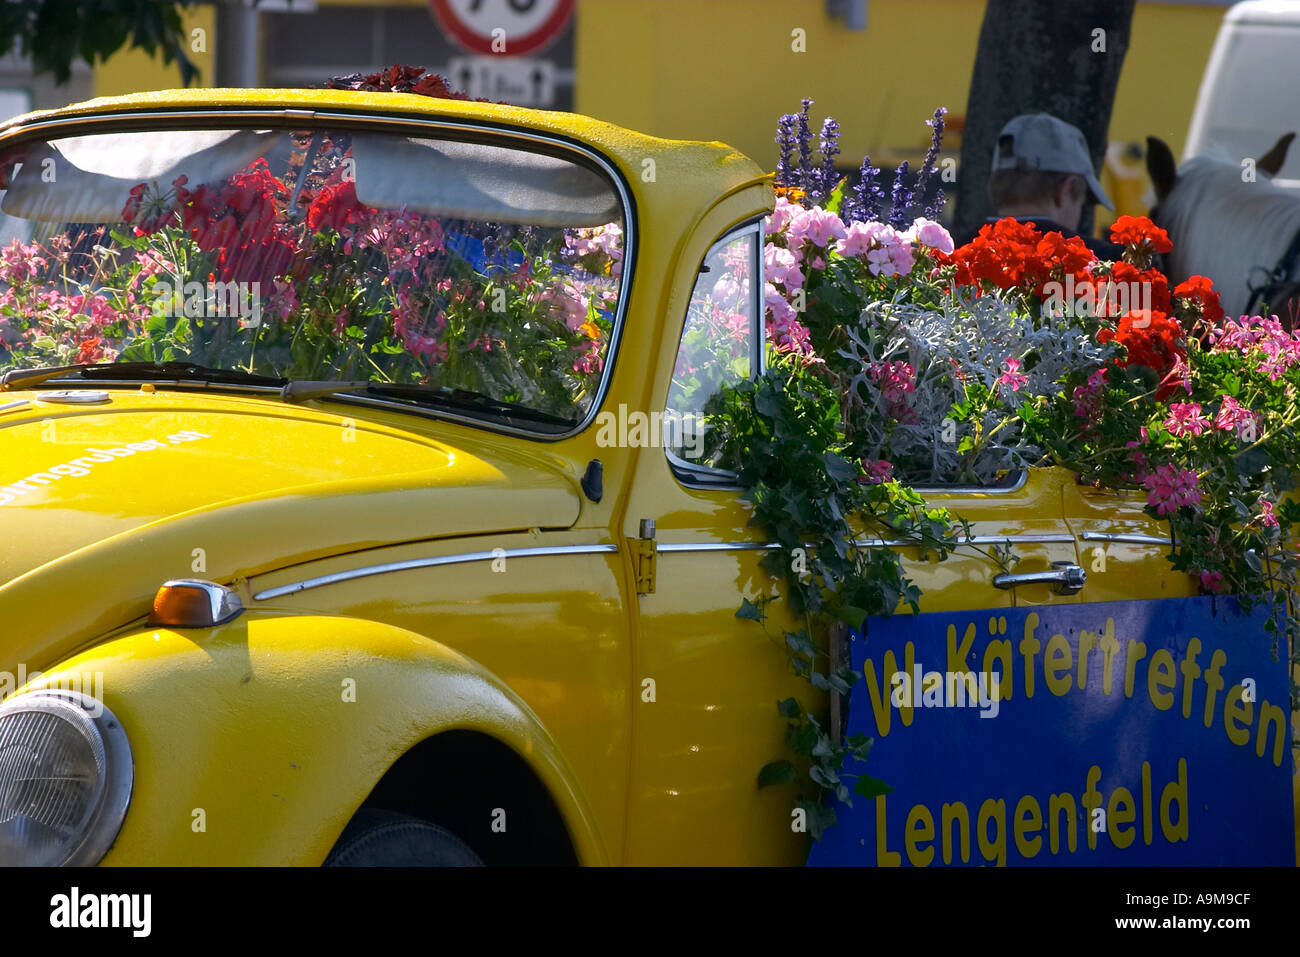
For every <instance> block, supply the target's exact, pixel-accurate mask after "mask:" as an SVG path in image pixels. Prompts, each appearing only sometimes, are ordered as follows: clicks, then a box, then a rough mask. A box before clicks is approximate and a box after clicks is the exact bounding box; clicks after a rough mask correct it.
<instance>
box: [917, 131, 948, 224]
mask: <svg viewBox="0 0 1300 957" xmlns="http://www.w3.org/2000/svg"><path fill="white" fill-rule="evenodd" d="M947 112H948V110H947V108H945V107H942V106H941V107H939V108H938V109H937V110H935V111H934V119H932V120H926V121H925V125H926V126H928V127H930V148H929V149H928V150H926V152H925V159H924V160H923V161H922V163H921V171H920V172H919V173H918V174H917V177H916V195H917V196H918V197H920V198H922V199H924V198H925V191H926V187H927V186H928V185H929V183H930V177H931V176H933V175H934V174H935V173H937V172H938V171H939V168H938V167H937V166H935V165H934V163H935V160H937V159H938V158H939V146H940V144H941V143H942V142H943V118H944V115H945V114H946V113H947ZM942 209H943V188H942V187H940V188H939V189H938V190H936V192H935V198H934V201H933V202H932V203H931V204H930V205H929V206H927V207H926V209H925V216H926V218H927V219H934V220H937V219H938V218H939V212H940V211H941V210H942Z"/></svg>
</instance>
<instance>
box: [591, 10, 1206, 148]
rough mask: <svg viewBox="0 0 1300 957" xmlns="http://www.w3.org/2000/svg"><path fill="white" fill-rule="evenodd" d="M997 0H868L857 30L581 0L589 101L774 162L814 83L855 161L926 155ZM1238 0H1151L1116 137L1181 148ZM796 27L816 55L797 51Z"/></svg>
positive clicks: (821, 108) (805, 19)
mask: <svg viewBox="0 0 1300 957" xmlns="http://www.w3.org/2000/svg"><path fill="white" fill-rule="evenodd" d="M984 7H985V3H984V0H868V24H867V30H866V31H864V32H854V31H851V30H848V29H847V28H846V27H845V26H844V25H843V23H842V22H841V21H839V20H836V19H831V18H828V17H827V15H826V5H825V3H824V0H578V12H577V16H578V20H577V37H576V52H575V69H576V71H577V85H576V94H575V95H576V103H575V106H576V109H577V110H578V112H580V113H587V114H589V115H592V116H597V117H600V118H601V119H605V120H610V121H612V122H615V123H619V124H621V125H625V126H629V127H632V128H634V129H639V130H643V131H645V132H648V133H655V134H658V135H662V136H671V137H680V138H687V139H705V140H713V139H718V140H722V141H724V142H726V143H728V144H730V145H732V146H735V147H736V148H737V149H739V150H740V151H741V152H744V153H746V154H748V155H749V156H752V157H753V158H754V159H756V160H757V161H758V162H760V163H761V164H763V165H764V166H766V167H767V168H769V169H770V168H771V167H772V166H773V165H774V164H775V161H776V146H775V144H774V143H773V141H772V139H773V136H774V134H775V128H776V120H777V117H778V116H779V115H780V114H781V113H786V112H794V111H797V110H798V108H799V100H800V98H801V97H802V96H810V97H812V98H813V100H815V101H816V102H815V105H814V106H813V110H812V112H813V115H814V117H815V118H816V120H817V123H818V124H819V125H820V121H821V118H822V117H824V116H826V115H827V114H830V115H832V116H834V117H835V118H836V119H837V120H839V121H840V124H841V126H842V128H843V137H842V139H841V146H842V148H843V150H844V158H845V159H846V160H847V159H848V158H853V159H854V160H856V159H859V158H860V157H861V156H862V155H863V154H864V153H869V154H870V155H871V156H872V159H873V160H874V161H875V162H876V163H877V165H880V163H881V162H882V161H884V162H887V163H889V164H890V165H893V164H895V163H897V161H898V160H899V159H910V160H917V159H919V158H920V156H921V155H922V154H923V153H924V150H925V147H926V145H927V144H928V142H929V130H928V128H927V127H926V126H925V125H924V121H925V120H926V119H928V118H929V117H930V115H931V114H932V112H933V111H934V108H935V107H936V106H946V107H947V108H948V110H949V114H950V115H951V116H960V115H962V114H964V113H965V110H966V97H967V92H968V90H969V86H970V77H971V71H972V69H973V67H974V64H975V48H976V44H977V42H978V39H979V32H980V27H981V24H982V23H983V19H984ZM1224 10H1225V8H1224V7H1220V6H1205V5H1192V4H1187V5H1184V4H1162V3H1146V2H1141V0H1139V3H1138V7H1137V10H1136V12H1135V14H1134V18H1133V34H1132V38H1131V43H1130V47H1129V51H1128V55H1127V57H1126V59H1125V63H1124V71H1123V74H1122V77H1121V80H1120V86H1119V91H1118V94H1117V98H1116V102H1115V108H1114V114H1113V118H1112V123H1111V138H1112V139H1124V140H1137V141H1142V140H1144V138H1145V137H1146V136H1147V135H1148V134H1155V135H1158V136H1161V137H1162V138H1164V139H1166V140H1167V141H1168V142H1170V143H1171V144H1175V145H1174V148H1175V149H1179V148H1180V147H1181V144H1182V142H1183V139H1184V137H1185V135H1186V131H1187V126H1188V123H1189V121H1190V119H1191V112H1192V107H1193V105H1194V103H1195V100H1196V92H1197V89H1198V87H1199V84H1200V78H1201V73H1202V72H1203V70H1204V68H1205V63H1206V61H1207V59H1208V57H1209V52H1210V47H1211V46H1212V44H1213V42H1214V36H1215V33H1216V31H1217V30H1218V27H1219V23H1220V21H1221V20H1222V17H1223V13H1224ZM796 29H802V30H804V31H806V32H805V42H806V52H803V53H799V52H795V51H794V50H793V49H792V44H793V42H794V34H793V31H795V30H796ZM1089 39H1090V38H1089ZM1008 53H1009V55H1013V54H1014V51H1008ZM955 145H956V141H955V138H954V139H953V140H952V141H950V146H955Z"/></svg>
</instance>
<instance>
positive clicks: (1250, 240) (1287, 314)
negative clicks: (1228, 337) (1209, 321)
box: [1147, 133, 1300, 327]
mask: <svg viewBox="0 0 1300 957" xmlns="http://www.w3.org/2000/svg"><path fill="white" fill-rule="evenodd" d="M1294 137H1295V134H1294V133H1287V134H1286V135H1285V136H1283V137H1282V138H1281V139H1279V140H1278V141H1277V143H1276V144H1275V145H1274V146H1273V148H1272V149H1270V150H1269V151H1268V152H1267V153H1265V154H1264V155H1263V156H1261V157H1260V158H1259V159H1258V160H1256V161H1253V162H1251V163H1247V162H1242V163H1234V162H1232V161H1231V160H1226V159H1215V158H1212V157H1208V156H1198V157H1194V158H1192V159H1189V160H1187V161H1186V162H1184V163H1183V165H1182V166H1181V167H1179V168H1177V169H1175V164H1174V155H1173V153H1172V152H1171V151H1170V149H1169V147H1168V146H1167V145H1166V144H1165V143H1164V142H1163V141H1162V140H1160V139H1157V138H1156V137H1154V136H1149V137H1147V172H1148V173H1149V174H1150V175H1151V182H1152V183H1153V184H1154V186H1155V191H1156V205H1155V206H1154V207H1153V208H1152V210H1151V219H1152V220H1153V221H1154V222H1155V223H1156V225H1158V226H1160V227H1162V228H1163V229H1165V230H1166V231H1167V232H1168V233H1169V238H1170V240H1171V241H1172V242H1173V244H1174V249H1173V252H1171V253H1169V254H1168V255H1167V256H1166V257H1165V260H1166V264H1167V267H1168V268H1167V270H1166V271H1167V274H1168V276H1169V282H1170V285H1171V286H1172V285H1175V284H1177V283H1180V282H1182V281H1183V280H1184V279H1186V278H1187V277H1188V276H1195V275H1201V276H1208V277H1209V278H1210V279H1212V280H1214V286H1215V288H1216V289H1217V290H1218V291H1219V296H1220V299H1221V301H1222V303H1223V310H1224V312H1225V313H1227V315H1228V316H1230V317H1236V316H1240V315H1243V314H1245V313H1246V312H1247V311H1248V310H1249V311H1251V312H1256V313H1257V312H1260V311H1261V309H1262V308H1263V306H1264V304H1265V303H1267V306H1268V312H1269V313H1271V314H1275V315H1277V316H1279V317H1280V318H1282V319H1283V321H1284V322H1285V324H1286V325H1287V326H1288V327H1290V326H1293V325H1295V324H1296V320H1297V305H1298V304H1300V296H1298V295H1297V283H1300V278H1298V277H1300V194H1296V193H1294V192H1292V191H1290V190H1286V189H1283V188H1281V187H1279V186H1276V185H1274V184H1273V182H1272V179H1273V176H1274V175H1275V174H1276V173H1277V171H1278V170H1279V169H1281V168H1282V164H1283V163H1284V162H1285V161H1286V152H1287V148H1288V147H1289V146H1290V145H1291V140H1292V139H1293V138H1294ZM1252 174H1254V175H1252ZM1279 266H1280V267H1281V269H1280V270H1279ZM1275 270H1278V271H1279V273H1280V274H1279V275H1276V276H1275V275H1274V271H1275ZM1256 290H1260V294H1259V295H1258V296H1256V297H1255V301H1254V303H1253V304H1251V298H1252V294H1253V293H1255V291H1256Z"/></svg>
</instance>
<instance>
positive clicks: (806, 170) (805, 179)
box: [795, 96, 816, 192]
mask: <svg viewBox="0 0 1300 957" xmlns="http://www.w3.org/2000/svg"><path fill="white" fill-rule="evenodd" d="M802 103H803V109H801V110H800V111H799V132H798V136H799V182H797V183H796V184H795V185H796V186H798V187H799V188H800V189H802V190H803V191H804V192H811V191H812V190H813V189H814V188H815V186H816V184H815V183H814V182H813V179H814V177H815V175H816V174H814V173H813V168H812V130H810V129H809V128H808V110H809V108H810V107H812V105H813V101H812V100H810V99H809V98H808V97H806V96H805V97H804V98H803V100H802Z"/></svg>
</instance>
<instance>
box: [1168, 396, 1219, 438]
mask: <svg viewBox="0 0 1300 957" xmlns="http://www.w3.org/2000/svg"><path fill="white" fill-rule="evenodd" d="M1169 412H1170V415H1169V418H1167V419H1165V421H1164V426H1165V428H1166V429H1168V430H1169V433H1170V434H1171V435H1177V436H1180V437H1187V436H1194V435H1200V434H1201V433H1202V432H1208V431H1209V429H1210V420H1209V419H1208V418H1206V417H1205V416H1203V415H1201V403H1199V402H1171V403H1169Z"/></svg>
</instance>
